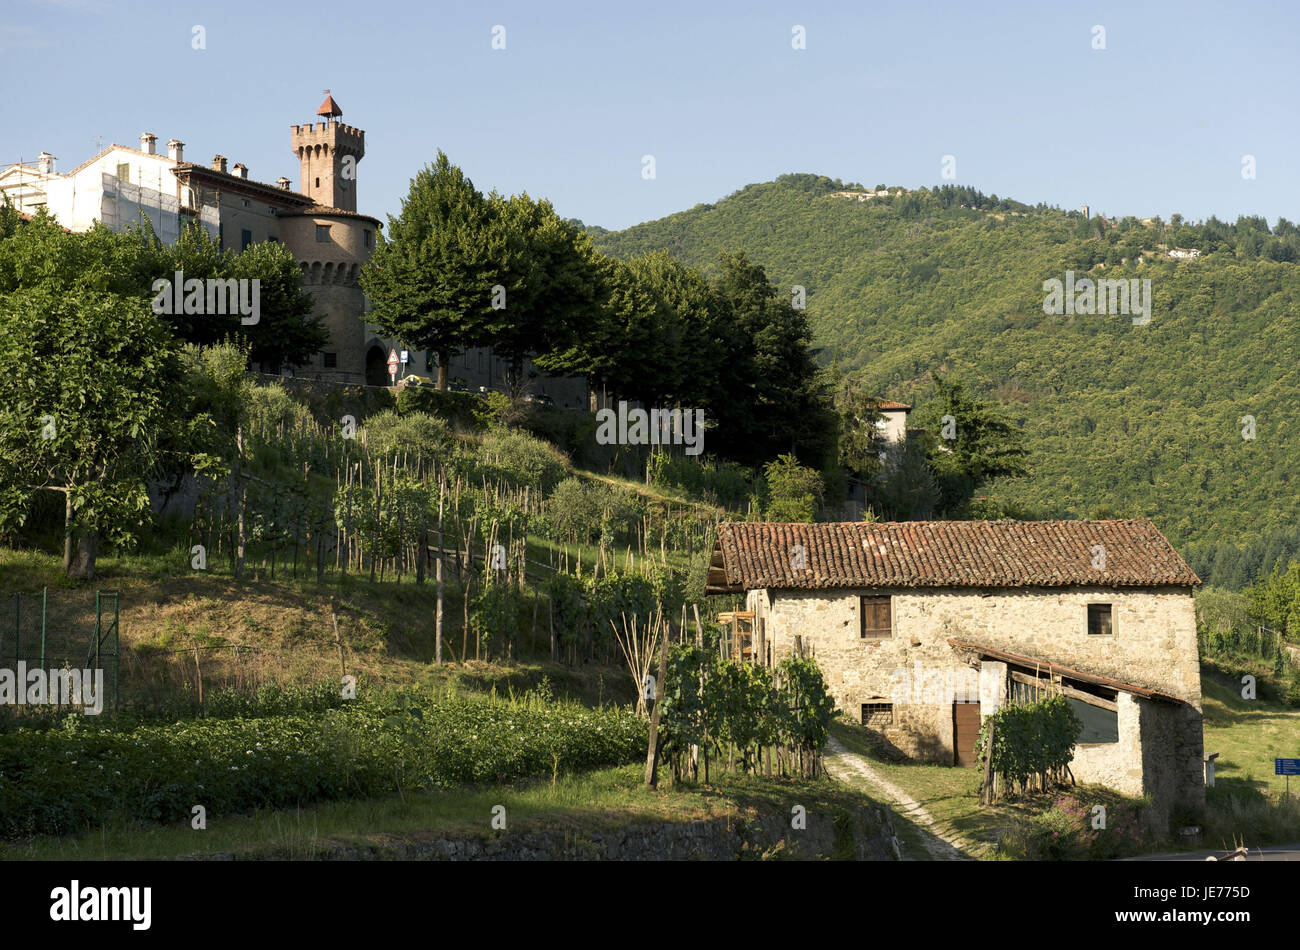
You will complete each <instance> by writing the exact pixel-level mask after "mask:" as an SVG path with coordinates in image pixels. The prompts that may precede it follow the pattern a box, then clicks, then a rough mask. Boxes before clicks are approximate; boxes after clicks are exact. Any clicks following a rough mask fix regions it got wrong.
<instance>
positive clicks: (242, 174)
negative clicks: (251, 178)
mask: <svg viewBox="0 0 1300 950" xmlns="http://www.w3.org/2000/svg"><path fill="white" fill-rule="evenodd" d="M234 175H235V177H236V178H244V179H247V178H248V166H247V165H245V164H244V163H243V162H235V171H234Z"/></svg>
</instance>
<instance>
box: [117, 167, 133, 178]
mask: <svg viewBox="0 0 1300 950" xmlns="http://www.w3.org/2000/svg"><path fill="white" fill-rule="evenodd" d="M117 177H118V180H119V181H125V182H129V181H130V180H131V163H130V162H122V163H120V164H119V165H118V166H117Z"/></svg>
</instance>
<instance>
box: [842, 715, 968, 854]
mask: <svg viewBox="0 0 1300 950" xmlns="http://www.w3.org/2000/svg"><path fill="white" fill-rule="evenodd" d="M823 761H824V762H825V764H826V771H827V772H829V773H830V774H831V777H832V778H835V779H837V780H838V781H841V782H846V783H848V784H856V783H862V784H865V785H866V786H868V787H869V788H871V789H873V790H875V791H877V792H880V793H881V794H883V795H884V796H886V797H887V798H888V799H889V800H890V803H891V804H892V805H893V806H894V810H895V811H896V812H897V814H899V815H900V816H902V817H903V818H906V819H907V820H908V821H910V822H911V823H912V824H913V825H914V826H916V828H917V831H918V832H920V837H921V844H922V846H923V847H924V848H925V850H926V852H927V853H928V855H929V860H931V861H973V860H974V858H972V857H971V856H970V854H969V853H968V852H969V851H970V850H971V847H970V845H969V844H968V843H967V842H966V841H965V840H964V839H962V838H960V837H958V836H956V835H952V834H949V833H947V832H944V831H940V830H939V828H938V826H937V825H936V824H935V820H934V818H933V817H932V816H931V815H930V813H929V812H928V811H926V810H925V808H924V807H922V805H921V804H920V803H919V802H917V801H916V800H915V799H913V798H912V797H911V796H909V795H908V794H907V793H906V792H904V791H903V790H902V789H901V788H899V787H898V786H897V785H895V784H894V783H893V782H890V781H889V780H888V779H886V778H884V777H883V776H882V775H880V773H879V772H877V771H876V770H875V769H873V768H872V767H871V765H870V763H869V762H868V761H867V760H866V759H865V758H863V757H862V756H860V755H858V754H857V753H855V752H850V751H849V750H848V749H846V748H845V747H844V745H843V744H842V743H841V742H840V741H839V740H838V739H836V738H834V737H831V740H830V741H829V742H828V743H827V745H826V752H825V754H824V757H823ZM903 860H905V861H915V860H918V859H917V858H915V857H906V856H905V857H904V858H903Z"/></svg>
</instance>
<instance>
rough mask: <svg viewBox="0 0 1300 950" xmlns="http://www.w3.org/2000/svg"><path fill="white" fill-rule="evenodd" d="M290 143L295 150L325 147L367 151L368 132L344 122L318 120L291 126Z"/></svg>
mask: <svg viewBox="0 0 1300 950" xmlns="http://www.w3.org/2000/svg"><path fill="white" fill-rule="evenodd" d="M289 128H290V144H291V145H292V147H293V149H294V151H295V152H298V151H300V150H302V149H304V148H316V147H325V148H328V149H330V150H331V151H339V152H344V153H352V154H355V155H356V156H357V157H358V158H359V157H361V156H362V155H364V154H365V151H366V133H365V131H364V130H363V129H358V128H356V127H355V126H351V125H344V124H343V123H342V122H317V123H315V124H313V123H310V122H308V123H306V124H304V125H293V126H290V127H289Z"/></svg>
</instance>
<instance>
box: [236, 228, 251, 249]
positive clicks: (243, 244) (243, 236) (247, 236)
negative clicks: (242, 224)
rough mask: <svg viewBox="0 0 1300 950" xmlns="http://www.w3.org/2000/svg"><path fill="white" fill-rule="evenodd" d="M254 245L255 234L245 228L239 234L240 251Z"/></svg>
mask: <svg viewBox="0 0 1300 950" xmlns="http://www.w3.org/2000/svg"><path fill="white" fill-rule="evenodd" d="M252 243H253V232H252V231H250V230H248V228H243V229H241V230H240V232H239V249H240V250H241V251H242V250H245V249H246V248H247V247H248V245H250V244H252Z"/></svg>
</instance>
